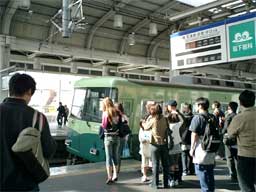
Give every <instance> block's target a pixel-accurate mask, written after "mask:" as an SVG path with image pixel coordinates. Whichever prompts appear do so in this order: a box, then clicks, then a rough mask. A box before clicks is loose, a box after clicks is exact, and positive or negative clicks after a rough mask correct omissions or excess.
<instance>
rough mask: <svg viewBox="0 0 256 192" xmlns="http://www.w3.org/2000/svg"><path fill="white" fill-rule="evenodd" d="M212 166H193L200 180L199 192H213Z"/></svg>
mask: <svg viewBox="0 0 256 192" xmlns="http://www.w3.org/2000/svg"><path fill="white" fill-rule="evenodd" d="M213 169H214V165H200V164H195V171H196V175H197V176H198V178H199V180H200V186H201V192H213V191H214V188H215V182H214V170H213Z"/></svg>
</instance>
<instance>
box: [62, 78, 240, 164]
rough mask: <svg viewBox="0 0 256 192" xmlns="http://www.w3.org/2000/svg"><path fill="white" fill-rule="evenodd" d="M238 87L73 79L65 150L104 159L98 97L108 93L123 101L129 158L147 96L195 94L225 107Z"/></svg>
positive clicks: (181, 98) (188, 97) (190, 97)
mask: <svg viewBox="0 0 256 192" xmlns="http://www.w3.org/2000/svg"><path fill="white" fill-rule="evenodd" d="M241 90H242V89H239V88H234V87H233V88H230V87H221V86H211V85H207V86H205V85H199V84H197V85H192V84H191V85H182V84H170V83H164V82H162V83H155V82H154V83H153V82H145V81H140V80H128V79H124V78H118V77H98V78H89V79H88V78H87V79H82V80H79V81H77V82H76V83H75V90H74V97H73V102H72V108H71V115H70V118H69V121H68V140H67V142H66V144H67V150H68V152H69V153H71V154H73V155H75V156H78V157H81V158H83V159H86V160H88V161H89V162H100V161H104V160H105V151H104V147H103V146H104V144H103V141H102V140H100V139H99V136H98V130H99V126H100V124H101V116H102V100H103V98H104V97H110V98H111V99H112V100H113V101H114V102H121V103H123V105H124V109H125V113H126V115H127V116H128V117H129V124H130V128H131V130H132V135H131V136H130V139H129V149H130V155H131V158H135V159H139V158H140V156H139V153H138V151H139V141H138V132H139V121H140V119H141V117H142V116H143V115H144V113H145V104H146V102H147V101H148V100H155V101H157V102H159V103H162V104H163V103H164V102H166V101H168V100H170V99H175V100H177V102H178V107H181V106H182V104H183V103H185V102H187V103H191V104H194V101H195V100H196V99H197V98H198V97H206V98H209V100H210V101H211V102H212V101H214V100H218V101H220V103H221V104H222V106H223V107H225V106H226V105H227V104H228V103H229V102H230V101H237V100H238V95H239V93H240V92H241Z"/></svg>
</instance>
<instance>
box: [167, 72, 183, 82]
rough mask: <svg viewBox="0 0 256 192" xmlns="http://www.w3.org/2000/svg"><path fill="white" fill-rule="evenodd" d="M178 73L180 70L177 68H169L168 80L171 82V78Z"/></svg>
mask: <svg viewBox="0 0 256 192" xmlns="http://www.w3.org/2000/svg"><path fill="white" fill-rule="evenodd" d="M179 75H180V71H179V70H170V73H169V82H172V78H173V77H175V76H179Z"/></svg>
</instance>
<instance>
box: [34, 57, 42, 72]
mask: <svg viewBox="0 0 256 192" xmlns="http://www.w3.org/2000/svg"><path fill="white" fill-rule="evenodd" d="M33 69H35V70H40V71H41V63H40V58H38V57H36V58H34V63H33Z"/></svg>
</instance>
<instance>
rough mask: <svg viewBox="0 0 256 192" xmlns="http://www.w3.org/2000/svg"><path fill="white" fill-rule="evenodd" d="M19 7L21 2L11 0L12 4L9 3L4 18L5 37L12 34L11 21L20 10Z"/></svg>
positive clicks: (3, 31) (3, 30)
mask: <svg viewBox="0 0 256 192" xmlns="http://www.w3.org/2000/svg"><path fill="white" fill-rule="evenodd" d="M18 6H19V1H16V0H10V2H9V3H8V5H7V7H6V10H5V13H4V16H3V20H2V22H3V23H2V33H3V34H5V35H9V33H10V25H11V21H12V18H13V16H14V14H15V12H16V10H17V9H18Z"/></svg>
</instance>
